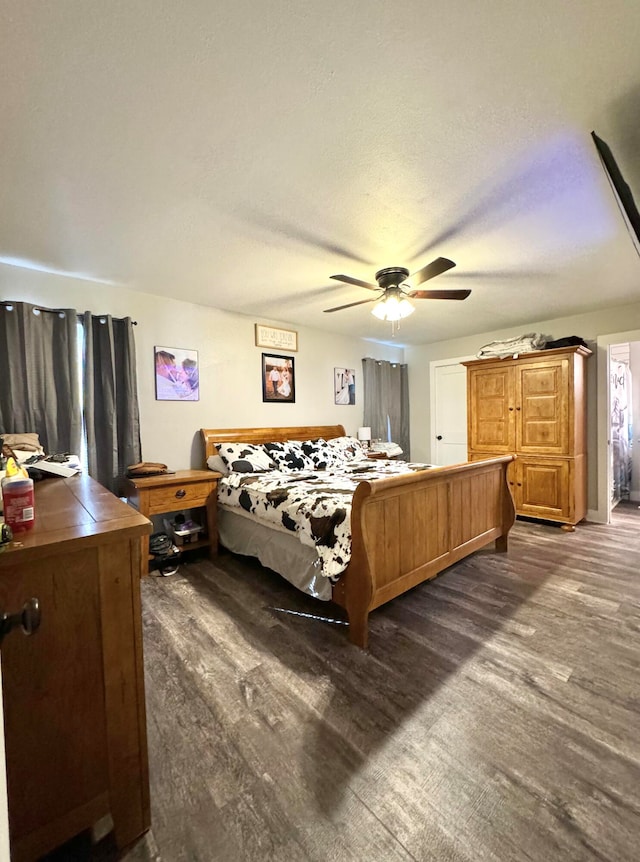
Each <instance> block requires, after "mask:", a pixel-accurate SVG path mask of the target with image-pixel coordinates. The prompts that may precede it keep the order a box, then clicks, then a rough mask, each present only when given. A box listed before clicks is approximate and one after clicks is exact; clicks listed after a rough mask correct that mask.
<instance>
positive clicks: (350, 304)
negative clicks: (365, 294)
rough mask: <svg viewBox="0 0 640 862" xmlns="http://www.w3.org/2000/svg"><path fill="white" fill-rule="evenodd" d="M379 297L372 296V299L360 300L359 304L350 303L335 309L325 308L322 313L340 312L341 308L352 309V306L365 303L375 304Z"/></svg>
mask: <svg viewBox="0 0 640 862" xmlns="http://www.w3.org/2000/svg"><path fill="white" fill-rule="evenodd" d="M378 298H379V297H377V296H374V297H373V299H361V300H360V302H350V303H349V304H348V305H338V306H336V308H325V310H324V313H325V314H328V313H329V312H331V311H342V309H343V308H352V307H353V306H354V305H364V304H365V302H375V301H376V300H377V299H378Z"/></svg>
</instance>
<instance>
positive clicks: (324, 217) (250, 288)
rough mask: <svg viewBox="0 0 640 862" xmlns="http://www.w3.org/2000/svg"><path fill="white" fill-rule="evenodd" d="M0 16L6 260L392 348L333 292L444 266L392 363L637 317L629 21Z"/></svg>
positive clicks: (567, 1)
mask: <svg viewBox="0 0 640 862" xmlns="http://www.w3.org/2000/svg"><path fill="white" fill-rule="evenodd" d="M0 9H1V10H2V19H3V26H2V29H1V34H0V72H1V78H0V80H1V81H2V86H1V88H0V112H1V114H0V115H1V117H2V133H1V137H0V154H1V158H0V211H1V212H2V217H1V218H0V260H4V261H9V262H21V263H23V264H25V265H33V266H37V267H43V268H50V269H52V270H56V271H62V272H69V273H75V274H83V275H85V276H88V277H90V278H92V279H95V280H97V281H107V282H113V283H116V284H119V285H124V286H127V287H131V288H134V289H137V290H143V291H147V292H150V293H157V294H162V295H171V296H178V297H180V298H183V299H186V300H190V301H193V302H196V303H202V304H204V305H211V306H216V307H219V308H225V309H229V310H234V311H238V312H242V313H246V314H250V315H254V316H256V318H263V319H266V318H270V319H276V320H282V321H287V322H290V323H294V324H306V325H310V326H315V327H321V328H325V329H328V330H331V331H334V332H343V333H350V334H353V335H360V336H363V337H369V338H381V339H385V340H388V338H389V334H390V326H389V324H385V323H381V322H380V321H378V320H376V319H375V318H374V317H373V316H372V315H371V314H369V310H370V306H367V305H362V306H359V307H356V308H352V309H349V310H347V311H343V312H338V313H335V314H323V311H322V310H323V309H324V308H330V307H332V306H336V305H340V304H342V303H349V302H356V301H357V300H360V299H366V298H368V295H367V293H366V292H365V291H364V290H363V289H362V288H358V287H350V286H348V285H340V284H339V283H337V282H332V281H331V280H330V279H329V276H330V275H331V274H333V273H348V274H350V275H353V276H356V277H358V278H361V279H364V280H366V281H371V280H373V275H374V273H375V271H376V270H377V269H379V268H381V267H385V266H392V265H400V266H407V267H409V269H411V270H412V271H413V270H416V269H418V268H420V267H421V266H423V265H424V264H425V263H427V262H428V261H429V260H431V259H433V258H434V257H436V256H438V255H443V256H446V257H450V258H452V259H453V260H455V261H456V262H457V267H456V269H454V270H452V271H450V272H448V273H445V274H444V275H442V276H440V277H439V278H437V279H436V280H434V281H431V282H430V283H429V284H428V285H427V284H425V285H424V287H425V288H426V287H429V288H431V287H433V288H436V287H437V288H442V289H444V288H448V287H451V288H462V287H465V288H466V287H470V288H472V290H473V293H472V295H471V297H470V298H469V299H468V300H466V301H465V302H443V301H435V300H434V301H430V300H429V301H427V300H424V301H420V302H418V303H416V305H417V311H416V313H415V314H414V315H413V316H412V317H411V318H409V319H408V320H406V321H404V322H403V323H402V327H401V330H400V333H399V335H398V338H397V340H398V341H399V342H400V343H412V344H418V343H424V342H431V341H438V340H442V339H444V338H450V337H455V336H457V335H465V334H470V333H473V332H482V331H486V330H491V329H496V328H500V327H510V326H513V327H514V334H515V333H516V332H517V331H518V327H519V325H521V324H526V323H527V322H528V321H533V320H539V319H543V318H551V317H559V316H563V315H567V314H572V313H576V312H580V311H587V310H595V309H597V308H599V307H603V306H606V305H614V304H623V303H625V302H631V301H636V300H640V256H639V254H638V252H637V251H636V249H635V247H634V244H633V243H632V241H631V239H630V236H629V234H628V232H627V230H626V228H625V224H624V221H623V219H622V217H621V215H620V213H619V211H618V209H617V207H616V204H615V201H614V198H613V196H612V193H611V190H610V188H609V186H608V184H607V181H606V179H605V177H604V174H603V172H602V168H601V166H600V162H599V159H598V157H597V155H596V152H595V149H594V147H593V144H592V142H591V139H590V132H591V130H592V129H595V130H596V131H597V132H598V133H599V134H600V135H601V136H602V137H604V138H605V139H606V140H607V141H608V142H609V144H610V145H611V146H612V148H613V150H614V153H615V154H616V156H617V158H618V161H619V163H620V165H621V167H622V169H623V171H624V173H625V175H626V176H627V179H628V181H629V182H630V184H631V186H632V187H635V190H636V199H638V198H640V123H638V117H639V116H640V111H639V110H638V109H639V108H640V50H639V44H638V43H639V38H638V37H639V34H640V3H637V2H632V0H609V2H607V3H603V2H601V0H564V2H562V3H559V2H558V0H536V2H531V0H493V2H490V3H469V2H468V0H432V2H430V3H425V2H424V0H398V2H395V3H391V2H388V0H385V2H379V0H351V2H349V3H344V2H343V0H341V2H337V0H322V2H302V0H296V2H293V0H292V2H276V0H261V2H258V3H256V2H255V0H254V2H252V3H249V2H247V0H233V2H230V0H217V2H215V3H212V2H210V0H190V2H184V0H135V2H129V0H106V2H105V0H100V2H98V1H97V0H64V2H61V0H58V2H49V3H46V2H27V3H25V2H24V0H12V2H8V0H0ZM96 289H97V290H98V289H99V287H97V288H96ZM559 334H567V333H559Z"/></svg>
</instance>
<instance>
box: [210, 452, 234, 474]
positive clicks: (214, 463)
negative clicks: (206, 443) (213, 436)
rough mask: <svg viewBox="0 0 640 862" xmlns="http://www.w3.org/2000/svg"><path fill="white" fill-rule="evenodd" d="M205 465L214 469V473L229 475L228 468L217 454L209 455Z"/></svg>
mask: <svg viewBox="0 0 640 862" xmlns="http://www.w3.org/2000/svg"><path fill="white" fill-rule="evenodd" d="M207 467H208V468H209V469H210V470H215V471H216V473H222V475H223V476H228V475H229V468H228V467H227V465H226V464H225V463H224V461H223V460H222V458H221V457H220V456H219V455H209V457H208V458H207Z"/></svg>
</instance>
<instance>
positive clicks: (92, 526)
mask: <svg viewBox="0 0 640 862" xmlns="http://www.w3.org/2000/svg"><path fill="white" fill-rule="evenodd" d="M34 487H35V516H36V522H35V525H34V527H33V529H32V530H29V531H27V532H24V533H16V535H15V540H14V542H12V543H11V544H10V545H5V546H4V547H3V549H2V550H0V568H2V567H4V566H8V565H12V564H14V563H16V562H18V560H17V559H16V555H19V556H20V560H19V562H20V563H23V562H25V560H26V559H27V558H34V559H35V558H38V557H43V556H47V555H48V554H52V553H55V552H56V551H57V550H59V549H60V546H61V545H67V544H68V543H71V542H74V543H75V544H76V545H77V547H78V548H80V547H90V546H96V545H103V544H108V543H109V542H113V541H119V540H121V539H123V538H132V537H136V536H142V535H144V534H145V533H150V532H151V522H150V521H149V520H148V519H147V518H145V517H144V516H143V515H141V514H140V513H139V512H137V511H136V510H135V509H133V508H131V506H128V505H127V504H126V503H123V502H122V500H119V499H118V497H116V496H115V495H114V494H112V493H111V492H110V491H107V489H106V488H104V487H103V486H102V485H100V484H99V483H98V482H96V481H95V480H94V479H91V478H90V477H89V476H72V477H71V478H69V479H62V478H60V479H44V480H43V481H42V482H36V484H35V486H34Z"/></svg>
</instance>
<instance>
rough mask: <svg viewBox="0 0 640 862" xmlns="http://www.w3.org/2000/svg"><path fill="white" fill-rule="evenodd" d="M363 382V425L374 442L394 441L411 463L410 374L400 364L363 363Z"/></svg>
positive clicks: (383, 361)
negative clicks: (369, 431) (367, 428)
mask: <svg viewBox="0 0 640 862" xmlns="http://www.w3.org/2000/svg"><path fill="white" fill-rule="evenodd" d="M362 376H363V380H364V416H363V423H364V425H366V426H369V427H370V428H371V436H372V437H373V438H378V437H379V438H381V439H382V440H387V441H388V440H389V426H390V429H391V440H392V441H393V442H394V443H397V444H398V445H399V446H400V447H401V448H402V451H403V453H404V454H403V458H405V459H406V460H409V458H410V455H411V452H410V445H411V444H410V428H409V370H408V367H407V366H406V365H402V364H400V363H398V362H387V361H386V360H379V359H368V358H367V359H363V360H362Z"/></svg>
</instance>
